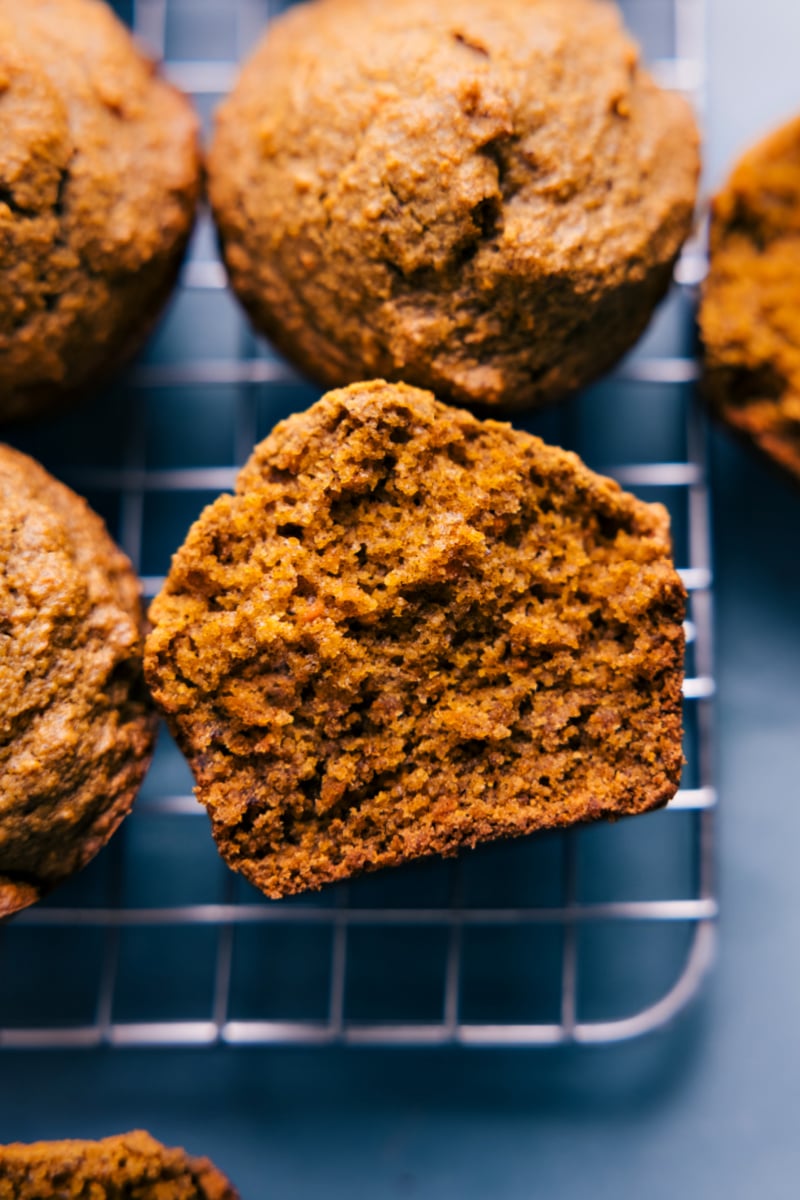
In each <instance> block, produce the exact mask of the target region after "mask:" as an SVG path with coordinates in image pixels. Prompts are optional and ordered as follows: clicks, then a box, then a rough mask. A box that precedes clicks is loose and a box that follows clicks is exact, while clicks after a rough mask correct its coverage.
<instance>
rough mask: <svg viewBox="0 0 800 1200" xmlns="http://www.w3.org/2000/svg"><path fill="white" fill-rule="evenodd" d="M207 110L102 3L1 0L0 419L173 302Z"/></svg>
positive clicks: (114, 356)
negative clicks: (158, 71) (197, 112)
mask: <svg viewBox="0 0 800 1200" xmlns="http://www.w3.org/2000/svg"><path fill="white" fill-rule="evenodd" d="M199 188H200V161H199V150H198V144H197V120H196V118H195V116H194V113H193V111H192V108H191V106H190V104H189V102H188V101H187V100H186V98H185V97H184V96H182V95H180V94H179V93H178V92H177V91H176V90H175V89H174V88H172V87H170V86H169V85H168V84H166V83H164V82H163V81H162V80H160V79H158V78H157V77H156V75H155V73H154V68H153V64H152V63H151V62H150V61H149V60H147V59H146V58H145V57H144V56H143V55H142V54H141V52H140V51H139V50H138V49H137V48H136V46H135V44H134V42H133V40H132V38H131V36H130V34H129V33H128V31H127V30H126V29H125V27H124V26H123V25H122V23H121V22H120V21H118V20H117V18H116V17H115V16H114V14H113V13H112V12H111V10H110V9H109V8H108V6H107V5H106V4H104V3H99V2H98V0H25V3H24V4H20V3H18V2H17V0H0V397H1V398H0V420H9V419H13V418H17V417H21V416H28V415H30V414H31V413H34V412H37V411H40V410H42V409H44V408H47V407H50V406H52V405H53V404H55V403H57V402H59V401H60V400H63V398H64V396H65V394H68V393H73V392H78V391H81V390H83V389H84V388H86V387H87V386H89V385H91V384H92V383H94V382H96V381H97V379H98V378H99V377H100V376H102V375H104V374H106V373H108V372H109V371H111V370H112V369H115V368H116V367H117V366H118V365H119V363H120V360H121V359H123V358H124V357H126V356H127V355H128V354H130V353H132V352H133V350H134V349H136V347H137V346H138V344H139V342H140V341H141V340H142V339H143V337H144V335H145V334H146V333H147V331H148V330H149V328H150V326H151V325H152V323H153V321H154V320H155V318H156V317H157V315H158V312H159V310H160V308H161V306H162V304H163V303H164V301H165V300H166V298H167V296H168V294H169V292H170V290H171V288H172V285H173V282H174V279H175V275H176V273H177V270H178V267H179V265H180V260H181V258H182V256H183V251H184V248H185V245H186V242H187V240H188V237H189V233H190V232H191V228H192V224H193V221H194V214H195V208H196V204H197V198H198V194H199Z"/></svg>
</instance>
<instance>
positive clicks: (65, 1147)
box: [0, 1130, 239, 1200]
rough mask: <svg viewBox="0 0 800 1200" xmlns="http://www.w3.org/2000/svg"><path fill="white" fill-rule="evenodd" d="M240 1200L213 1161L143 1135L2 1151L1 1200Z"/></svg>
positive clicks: (20, 1146) (0, 1148)
mask: <svg viewBox="0 0 800 1200" xmlns="http://www.w3.org/2000/svg"><path fill="white" fill-rule="evenodd" d="M83 1196H91V1198H92V1200H122V1198H123V1197H129V1196H130V1197H133V1196H135V1197H136V1200H239V1198H238V1193H237V1192H236V1190H235V1189H234V1188H233V1186H232V1185H231V1183H230V1182H229V1181H228V1180H227V1179H226V1178H225V1176H224V1175H223V1174H222V1173H221V1172H220V1171H218V1170H217V1168H216V1167H215V1166H214V1165H213V1163H211V1162H209V1160H208V1159H207V1158H192V1157H191V1156H190V1155H188V1154H187V1153H186V1151H185V1150H179V1149H168V1148H167V1147H166V1146H162V1145H161V1143H160V1142H157V1141H156V1140H155V1138H152V1137H151V1136H150V1134H148V1133H143V1132H142V1131H140V1130H137V1131H135V1132H133V1133H123V1134H119V1135H118V1136H115V1137H108V1138H103V1139H102V1141H97V1142H94V1141H82V1140H78V1139H70V1140H68V1141H61V1142H34V1143H33V1144H31V1145H23V1144H22V1143H19V1142H16V1143H13V1144H12V1145H9V1146H0V1200H51V1198H52V1200H61V1198H62V1197H76V1198H77V1197H83Z"/></svg>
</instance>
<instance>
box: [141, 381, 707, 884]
mask: <svg viewBox="0 0 800 1200" xmlns="http://www.w3.org/2000/svg"><path fill="white" fill-rule="evenodd" d="M683 611H684V589H683V586H682V584H681V582H680V579H679V577H678V575H677V574H676V572H675V570H674V568H673V566H672V563H671V561H670V546H669V533H668V518H667V515H666V512H665V511H664V509H663V508H661V506H659V505H647V504H643V503H642V502H641V501H639V500H636V499H635V498H634V497H633V496H630V495H627V494H626V493H625V492H623V491H621V490H620V488H619V487H618V486H617V485H616V484H615V483H613V482H612V481H610V480H608V479H604V478H602V477H600V476H598V475H594V474H593V473H592V472H590V471H589V470H588V469H587V468H586V467H585V466H584V465H583V464H582V463H581V462H580V460H579V459H578V458H577V457H576V456H575V455H573V454H569V453H567V452H565V451H563V450H558V449H554V448H552V447H550V446H546V445H545V444H544V443H543V442H541V441H540V440H539V439H538V438H534V437H531V436H530V435H528V434H525V433H519V432H516V431H515V430H513V429H511V428H510V426H507V425H500V424H498V423H496V422H493V421H490V422H485V423H481V422H478V421H476V420H475V418H474V417H471V416H470V415H469V414H468V413H466V412H463V411H458V410H453V409H448V408H446V407H445V406H444V405H442V404H439V403H438V402H437V401H435V400H434V398H433V396H431V395H430V394H429V393H426V392H420V391H417V390H416V389H413V388H408V387H405V386H404V385H402V384H398V385H392V384H385V383H382V382H375V383H365V384H359V385H355V386H353V387H350V388H347V389H345V390H342V391H338V392H332V393H330V394H329V395H327V396H325V397H323V399H322V400H321V401H319V403H317V404H315V405H314V406H313V407H312V408H311V409H310V410H309V411H308V412H306V413H302V414H299V415H297V416H294V417H291V418H290V419H289V420H288V421H285V422H283V423H282V424H280V425H278V426H277V428H276V429H275V430H274V431H273V433H272V434H271V436H270V437H269V438H267V440H266V441H264V442H262V443H261V445H259V446H257V447H256V449H255V452H254V454H253V456H252V458H251V459H250V461H249V463H248V464H247V465H246V466H245V468H244V469H243V471H242V472H241V474H240V476H239V479H238V482H237V487H236V494H235V495H234V496H227V495H226V496H221V497H220V498H219V499H218V500H217V501H216V502H215V503H214V504H213V505H211V506H210V507H209V508H207V509H206V511H205V512H204V513H203V515H202V516H201V517H200V519H199V520H198V521H197V522H196V523H195V525H194V526H193V528H192V529H191V531H190V533H189V535H188V538H187V540H186V543H185V544H184V546H183V547H182V548H181V549H180V550H179V551H178V553H177V554H176V556H175V558H174V560H173V564H172V569H171V571H170V574H169V577H168V580H167V583H166V586H165V588H164V590H163V591H162V593H161V595H160V596H159V597H158V598H157V599H156V600H155V601H154V603H153V606H152V608H151V619H152V621H153V622H154V628H153V630H152V632H151V633H150V635H149V637H148V641H147V645H146V652H145V673H146V676H147V679H148V683H149V684H150V686H151V688H152V691H153V695H154V697H155V699H156V702H157V703H158V704H159V705H160V706H161V707H162V709H163V710H164V712H165V714H166V716H167V719H168V721H169V722H170V724H171V726H172V728H173V730H174V731H175V733H176V735H177V737H178V738H179V740H180V743H181V745H182V747H183V749H184V751H185V752H186V754H187V756H188V758H189V762H190V764H191V766H192V770H193V771H194V774H195V777H196V780H197V795H198V798H199V799H200V800H201V801H202V802H203V803H204V804H205V805H206V806H207V808H208V810H209V813H210V815H211V819H212V824H213V830H214V835H215V837H216V839H217V842H218V845H219V848H220V850H221V852H222V854H223V855H224V857H225V858H226V860H227V861H228V863H229V864H230V865H231V866H233V867H234V868H235V869H237V870H239V871H241V872H242V873H243V874H245V875H246V876H247V877H248V878H249V879H250V880H251V881H252V882H254V883H255V884H257V886H258V887H260V888H261V889H262V890H263V891H265V892H266V893H267V894H268V895H270V896H275V897H277V896H281V895H285V894H288V893H291V892H296V891H301V890H303V889H305V888H309V887H318V886H319V885H320V884H322V883H326V882H329V881H333V880H337V879H344V878H347V877H348V876H350V875H352V874H354V873H355V872H357V871H360V870H364V869H371V868H375V867H381V866H389V865H393V864H396V863H399V862H402V861H405V860H407V859H411V858H415V857H417V856H420V855H424V854H431V853H442V854H448V853H452V852H454V851H455V850H456V849H457V848H458V847H459V846H463V845H474V844H475V843H477V842H480V841H484V840H486V839H488V838H495V837H500V836H503V835H512V834H519V833H527V832H531V831H532V830H535V829H540V828H545V827H552V826H558V825H568V824H572V823H574V822H577V821H586V820H593V819H596V818H600V817H613V816H621V815H623V814H626V813H636V812H642V811H644V810H645V809H648V808H652V807H654V806H656V805H659V804H663V803H665V802H666V801H667V800H669V798H670V797H671V796H672V795H673V793H674V791H675V789H676V787H677V785H678V780H679V776H680V771H681V763H682V755H681V679H682V661H683V630H682V619H683Z"/></svg>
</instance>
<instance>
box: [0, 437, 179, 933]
mask: <svg viewBox="0 0 800 1200" xmlns="http://www.w3.org/2000/svg"><path fill="white" fill-rule="evenodd" d="M143 634H144V623H143V617H142V613H141V607H140V600H139V587H138V583H137V580H136V577H135V576H134V574H133V571H132V570H131V565H130V563H129V562H128V560H127V558H126V557H125V555H124V554H122V553H121V552H120V551H119V550H118V549H117V548H116V546H115V545H114V543H113V542H112V541H111V539H110V537H109V536H108V534H107V532H106V529H105V526H104V525H103V523H102V521H101V520H100V518H99V517H97V516H96V515H95V514H94V513H93V512H92V511H91V510H90V508H89V507H88V505H87V504H86V502H85V501H84V500H82V499H81V498H80V497H79V496H76V495H75V494H74V492H71V491H70V490H69V489H68V488H66V487H64V486H63V484H61V483H58V482H57V481H56V480H55V479H53V478H52V477H51V476H50V475H48V474H47V472H46V471H45V470H43V468H42V467H40V466H39V465H38V464H37V463H35V462H34V461H33V460H32V459H30V458H28V457H26V456H25V455H24V454H19V453H18V452H17V451H15V450H11V449H10V448H9V447H8V446H0V636H2V641H3V653H2V656H0V917H2V916H7V915H8V914H9V913H12V912H15V911H16V910H17V909H20V908H24V907H25V906H26V905H28V904H32V903H33V902H34V901H35V900H38V899H39V898H40V896H42V895H43V894H44V893H45V892H48V891H49V890H50V888H52V887H54V886H55V885H56V884H57V883H59V882H60V881H61V880H63V879H65V878H66V877H67V876H69V875H71V874H72V873H73V872H74V871H77V870H78V869H79V868H80V867H82V866H84V864H85V863H87V862H88V861H89V859H90V858H92V857H93V856H94V855H95V854H96V853H97V851H98V850H99V849H100V848H101V847H102V846H103V845H104V843H105V842H107V841H108V839H109V838H110V837H111V835H112V833H113V832H114V830H115V829H116V828H117V826H118V825H119V823H120V822H121V821H122V819H123V817H125V816H126V814H127V813H128V811H129V809H130V807H131V804H132V803H133V799H134V796H135V794H136V791H137V789H138V787H139V784H140V783H141V781H142V778H143V776H144V773H145V770H146V769H147V764H148V762H149V760H150V756H151V753H152V749H153V741H154V737H155V717H154V714H153V712H152V707H151V705H150V704H149V702H148V697H147V694H146V690H145V688H144V684H143V680H142V640H143Z"/></svg>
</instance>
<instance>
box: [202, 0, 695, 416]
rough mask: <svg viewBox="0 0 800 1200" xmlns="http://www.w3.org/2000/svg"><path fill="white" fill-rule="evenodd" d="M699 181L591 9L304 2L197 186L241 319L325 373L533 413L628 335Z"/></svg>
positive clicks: (459, 0) (563, 2) (608, 24)
mask: <svg viewBox="0 0 800 1200" xmlns="http://www.w3.org/2000/svg"><path fill="white" fill-rule="evenodd" d="M697 172H698V139H697V131H696V128H695V124H694V120H693V117H692V115H691V112H690V109H689V107H688V105H687V104H686V103H685V101H684V100H683V99H681V98H680V97H677V96H675V95H672V94H667V93H665V92H663V91H661V90H660V89H659V88H658V87H656V85H655V84H654V83H653V81H652V79H651V78H650V76H649V75H648V74H647V73H646V72H645V71H644V70H643V69H642V68H641V66H640V64H639V55H638V51H637V48H636V47H635V45H634V44H633V42H632V41H631V40H630V39H629V38H628V36H627V35H626V34H625V32H624V31H623V28H622V26H621V23H620V18H619V14H618V11H617V9H616V7H615V6H612V5H611V4H609V3H605V2H604V0H515V2H514V3H505V2H502V0H404V3H402V4H387V3H385V2H383V0H314V2H313V3H309V4H302V5H299V6H298V7H296V8H293V9H291V10H290V11H289V12H288V13H286V14H285V15H283V16H281V17H280V18H279V19H278V20H277V21H275V22H274V23H273V24H272V25H271V26H270V28H269V30H268V32H267V34H266V36H265V38H264V40H263V41H262V43H261V44H260V46H259V47H258V48H257V49H256V51H255V53H254V54H253V56H252V58H251V59H250V61H249V62H248V63H247V64H246V65H245V67H244V69H243V71H242V74H241V77H240V79H239V81H238V83H237V85H236V86H235V88H234V90H233V92H232V94H231V96H230V97H229V98H228V99H227V100H226V101H225V103H224V104H223V105H222V107H221V109H220V112H219V114H218V119H217V128H216V134H215V137H214V141H213V144H212V147H211V150H210V155H209V192H210V196H211V200H212V204H213V207H214V211H215V215H216V217H217V220H218V223H219V227H220V231H221V235H222V242H223V247H224V251H225V257H226V261H227V265H228V269H229V272H230V276H231V281H232V283H233V285H234V287H235V289H236V290H237V292H238V293H239V295H240V297H241V298H242V299H243V301H244V303H245V305H246V306H247V308H248V310H249V312H250V314H251V316H252V317H253V319H254V321H255V322H256V324H257V325H259V326H260V327H261V328H263V329H264V330H265V331H266V332H267V333H268V334H269V336H271V337H272V338H273V339H274V340H275V341H276V342H277V344H278V345H279V346H280V347H281V348H282V349H283V350H284V351H285V352H286V353H288V354H289V356H290V357H292V358H294V359H295V360H296V361H297V362H298V363H299V364H300V365H301V366H302V367H303V369H305V370H306V371H308V372H309V373H310V374H312V375H313V376H315V377H317V378H319V379H320V380H321V381H322V382H323V383H326V384H329V385H330V384H342V383H350V382H353V381H354V380H357V379H363V378H370V377H371V376H379V375H380V376H383V377H385V378H387V379H403V380H405V381H406V382H409V383H417V384H420V385H421V386H424V387H430V388H431V389H432V390H434V391H435V392H436V393H437V394H438V395H440V396H441V397H442V398H446V399H451V400H455V401H456V402H459V403H467V404H488V405H498V404H501V405H503V406H507V407H525V406H529V405H531V404H535V403H540V402H542V401H545V400H549V399H552V398H554V397H557V396H559V395H561V394H563V393H564V392H566V391H568V390H570V389H571V388H573V387H575V386H577V385H579V384H581V383H583V382H585V381H586V380H587V379H588V378H593V377H595V376H596V375H598V374H600V373H601V372H602V371H603V370H604V369H606V368H607V367H608V366H609V365H610V364H611V363H612V362H613V361H615V360H616V358H618V357H619V355H620V354H621V353H622V352H623V351H624V350H625V349H627V348H628V347H629V346H630V345H631V344H632V342H633V341H634V340H635V339H636V337H637V336H638V334H639V333H640V332H641V330H642V328H643V327H644V325H645V323H646V322H647V320H648V318H649V315H650V313H651V311H652V308H653V306H654V304H655V303H656V302H657V300H658V299H660V298H661V295H662V294H663V292H664V290H665V289H666V287H667V285H668V282H669V279H670V276H671V265H672V263H673V260H674V258H675V255H676V254H677V252H678V249H679V247H680V245H681V243H682V242H683V240H684V238H685V237H686V235H687V233H688V232H689V228H690V223H691V218H692V211H693V206H694V197H695V188H696V181H697Z"/></svg>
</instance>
